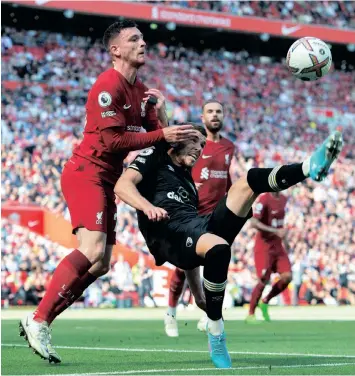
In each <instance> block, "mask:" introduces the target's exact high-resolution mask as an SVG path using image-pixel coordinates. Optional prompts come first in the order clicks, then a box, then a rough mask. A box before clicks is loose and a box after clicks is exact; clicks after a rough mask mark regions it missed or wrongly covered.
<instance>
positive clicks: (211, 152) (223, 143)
mask: <svg viewBox="0 0 355 376" xmlns="http://www.w3.org/2000/svg"><path fill="white" fill-rule="evenodd" d="M233 155H234V145H233V143H232V142H231V141H229V140H227V139H225V138H222V137H221V139H220V141H219V142H213V141H209V140H207V142H206V146H205V147H204V149H203V152H202V155H201V156H200V158H199V159H198V160H197V162H196V164H195V166H194V168H193V169H192V178H193V179H194V182H195V184H196V185H197V187H198V196H199V213H200V214H208V213H211V212H212V210H213V209H214V208H215V207H216V205H217V204H218V202H219V200H220V199H221V198H222V197H223V196H224V195H225V194H226V192H227V191H228V189H229V188H230V186H231V179H230V175H229V168H230V165H231V161H232V157H233ZM200 184H201V185H200ZM199 185H200V186H199Z"/></svg>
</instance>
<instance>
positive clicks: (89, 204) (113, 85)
mask: <svg viewBox="0 0 355 376" xmlns="http://www.w3.org/2000/svg"><path fill="white" fill-rule="evenodd" d="M103 43H104V46H105V48H106V49H107V51H108V52H109V54H110V56H111V58H112V64H113V67H112V68H110V69H108V70H106V71H105V72H103V73H102V74H101V75H100V76H99V77H98V79H97V80H96V82H95V83H94V85H93V87H92V88H91V90H90V92H89V94H88V99H87V103H86V121H85V129H84V138H83V140H82V142H81V143H80V145H78V146H77V147H76V148H75V150H74V151H73V155H72V157H71V158H70V159H69V161H68V162H67V163H66V165H65V167H64V169H63V172H62V177H61V187H62V191H63V195H64V198H65V200H66V202H67V204H68V208H69V212H70V216H71V222H72V226H73V233H74V234H76V235H77V238H78V241H79V247H78V248H77V249H75V250H74V251H72V252H71V253H70V254H69V255H67V256H66V257H65V258H64V259H63V260H62V261H61V262H60V263H59V265H58V267H57V269H56V270H55V272H54V273H53V277H52V280H51V282H50V285H49V287H48V289H47V292H46V294H45V296H44V298H43V299H42V301H41V302H40V304H39V306H38V308H37V310H36V311H35V313H34V314H33V315H32V314H31V315H29V316H27V317H25V318H24V319H22V320H21V321H20V335H23V336H24V337H25V339H26V340H27V341H28V343H29V345H30V347H32V349H33V350H34V352H35V353H37V354H38V355H40V356H41V357H42V358H44V359H48V360H49V362H56V363H59V362H60V361H61V359H60V357H59V355H58V354H57V353H56V351H55V350H54V349H53V347H52V345H51V341H50V334H49V325H50V324H51V322H52V321H53V320H54V318H55V317H56V316H57V315H58V314H60V313H61V312H63V311H64V310H65V309H66V308H67V307H68V306H70V305H71V304H72V303H73V302H74V301H75V300H76V299H77V298H78V297H80V296H81V294H82V293H83V291H84V290H85V289H86V288H87V287H88V286H89V285H90V284H91V283H93V282H94V281H95V280H96V279H97V278H98V277H100V276H102V275H104V274H105V273H107V272H108V270H109V266H110V258H111V253H112V248H113V245H114V244H115V242H116V241H115V238H116V236H115V231H114V229H115V225H116V205H115V195H114V191H113V188H114V184H115V183H116V181H117V179H118V178H119V177H120V175H121V173H122V169H123V160H124V159H125V158H126V156H127V154H128V153H129V152H130V151H132V150H139V149H143V148H147V147H149V146H152V145H154V144H156V143H158V142H160V141H161V140H165V141H167V142H173V143H176V142H180V141H184V140H188V139H189V138H190V137H192V136H194V135H195V134H196V133H195V132H196V131H194V130H193V128H192V126H190V125H189V126H183V127H182V128H181V127H179V126H174V127H166V126H167V125H168V124H167V121H165V120H166V115H165V109H164V97H163V95H162V94H161V93H160V92H159V91H158V90H155V89H150V90H148V88H147V87H146V86H145V85H144V84H143V83H142V82H141V81H140V80H139V79H138V78H137V71H138V69H139V68H140V67H141V66H143V65H144V63H145V47H146V44H145V42H144V39H143V35H142V34H141V32H140V31H139V29H138V28H137V25H136V24H135V23H134V22H133V21H129V20H125V21H122V22H116V23H114V24H112V25H111V26H109V27H108V29H107V30H106V31H105V34H104V37H103ZM154 104H156V106H154ZM157 112H158V113H157ZM158 116H159V119H160V121H159V120H158ZM162 119H163V121H161V120H162ZM141 129H145V130H146V133H144V132H141Z"/></svg>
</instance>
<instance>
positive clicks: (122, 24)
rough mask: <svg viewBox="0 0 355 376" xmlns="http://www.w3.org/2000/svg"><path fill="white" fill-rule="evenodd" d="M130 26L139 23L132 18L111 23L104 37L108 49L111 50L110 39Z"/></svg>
mask: <svg viewBox="0 0 355 376" xmlns="http://www.w3.org/2000/svg"><path fill="white" fill-rule="evenodd" d="M130 27H137V24H136V23H135V22H134V21H132V20H123V21H118V22H115V23H113V24H112V25H110V26H109V27H108V28H107V29H106V31H105V32H104V36H103V38H102V43H103V45H104V47H105V48H106V50H107V51H109V49H110V41H111V40H112V39H113V38H115V37H117V35H119V34H120V32H121V31H122V30H124V29H129V28H130Z"/></svg>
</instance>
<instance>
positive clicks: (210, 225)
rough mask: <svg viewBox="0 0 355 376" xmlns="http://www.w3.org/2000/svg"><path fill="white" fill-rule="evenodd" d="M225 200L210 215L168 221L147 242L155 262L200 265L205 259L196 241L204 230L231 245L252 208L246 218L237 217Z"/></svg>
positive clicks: (187, 267) (192, 266)
mask: <svg viewBox="0 0 355 376" xmlns="http://www.w3.org/2000/svg"><path fill="white" fill-rule="evenodd" d="M226 200H227V196H225V197H224V198H222V199H221V200H220V201H219V203H218V205H217V206H216V208H215V209H214V211H213V212H212V213H210V214H207V215H200V216H197V217H196V218H192V219H189V220H188V221H186V222H181V221H180V222H179V223H174V221H170V223H169V224H168V226H167V228H166V229H161V235H160V236H159V237H157V241H156V242H154V244H148V247H149V249H150V251H151V253H152V255H153V256H154V257H155V261H156V264H157V265H162V264H163V263H164V262H170V263H171V264H173V265H175V266H176V267H178V268H180V269H184V270H190V269H194V268H196V267H198V266H200V265H203V261H204V259H203V258H202V257H199V256H198V255H197V254H196V244H197V241H198V240H199V238H200V237H201V236H202V235H203V234H206V233H211V234H215V235H217V236H220V237H221V238H223V239H224V240H226V241H227V242H228V244H229V245H232V243H233V241H234V239H235V237H236V236H237V235H238V234H239V232H240V231H241V229H242V228H243V226H244V224H245V223H246V221H247V220H248V219H249V218H250V217H251V216H252V210H250V212H249V214H248V216H247V217H245V218H241V217H238V216H236V215H235V214H234V213H233V212H231V211H230V210H229V209H228V208H227V205H226ZM163 234H164V235H163Z"/></svg>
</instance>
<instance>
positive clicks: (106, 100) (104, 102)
mask: <svg viewBox="0 0 355 376" xmlns="http://www.w3.org/2000/svg"><path fill="white" fill-rule="evenodd" d="M98 100H99V105H100V106H101V107H107V106H109V105H110V104H111V103H112V97H111V94H110V93H108V92H107V91H102V92H101V93H100V94H99V98H98Z"/></svg>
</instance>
